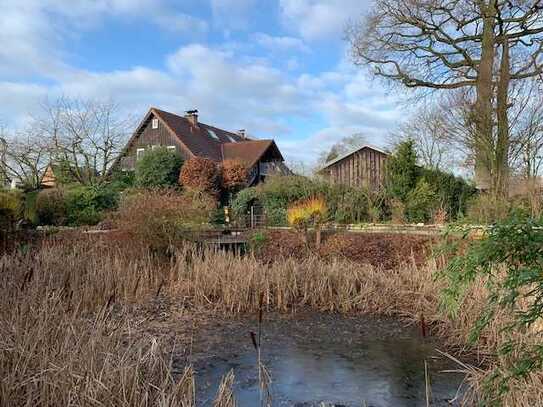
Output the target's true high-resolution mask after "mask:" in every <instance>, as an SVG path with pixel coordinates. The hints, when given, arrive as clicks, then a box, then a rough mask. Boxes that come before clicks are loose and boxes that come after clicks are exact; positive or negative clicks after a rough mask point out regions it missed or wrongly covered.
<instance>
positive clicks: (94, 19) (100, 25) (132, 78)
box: [0, 0, 405, 165]
mask: <svg viewBox="0 0 543 407" xmlns="http://www.w3.org/2000/svg"><path fill="white" fill-rule="evenodd" d="M369 3H370V1H369V0H367V1H364V0H0V6H1V7H0V9H1V10H2V13H0V27H2V29H1V30H0V44H2V46H1V47H0V99H1V103H0V106H1V108H0V123H1V124H2V125H3V126H4V127H7V128H8V129H14V130H16V129H19V128H22V127H24V125H25V123H27V122H28V120H29V118H30V117H32V116H35V115H37V114H39V112H40V104H42V103H43V102H44V100H46V99H50V100H54V99H55V98H58V97H60V96H68V97H75V98H84V99H96V100H107V101H114V102H115V103H117V104H119V106H120V107H121V109H122V112H123V114H130V115H132V116H135V117H143V115H144V114H145V113H146V111H147V110H148V109H149V107H151V106H154V107H158V108H161V109H163V110H167V111H171V112H174V113H178V114H183V113H184V111H186V110H190V109H198V110H199V114H200V120H201V121H202V122H204V123H208V124H211V125H214V126H217V127H221V128H224V129H227V130H232V131H235V130H239V129H246V130H247V131H248V134H249V135H250V136H252V137H255V138H273V139H275V140H276V142H277V144H278V146H279V148H280V150H281V151H282V152H283V155H284V156H285V158H286V159H287V161H289V162H292V163H294V162H304V163H306V164H307V165H311V163H313V162H314V161H315V159H316V158H317V156H318V154H319V153H320V152H321V151H323V150H326V149H328V148H329V147H330V146H331V145H332V144H334V143H335V142H336V141H337V140H340V139H341V138H343V137H345V136H348V135H351V134H354V133H362V134H363V135H364V136H365V137H366V139H367V140H368V142H369V143H371V144H375V145H377V146H386V145H387V136H388V134H389V132H390V130H392V129H394V128H395V127H396V126H397V125H398V124H399V123H400V122H401V120H402V117H404V116H405V112H404V109H403V108H402V104H401V103H400V102H399V101H400V100H401V96H400V95H398V94H393V93H391V92H390V91H389V90H388V89H387V88H385V87H384V86H383V84H382V83H381V82H379V81H376V80H374V79H373V78H372V77H371V76H370V75H369V74H368V72H367V71H366V70H364V69H362V68H361V67H356V66H354V65H353V63H352V61H351V58H350V56H349V48H348V45H347V43H346V42H345V41H344V39H343V37H344V29H345V25H346V24H347V23H348V21H350V20H353V19H354V20H356V19H360V18H361V17H362V15H363V14H364V13H365V11H366V10H367V8H368V7H369V5H370V4H369Z"/></svg>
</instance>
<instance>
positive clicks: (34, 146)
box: [0, 127, 50, 190]
mask: <svg viewBox="0 0 543 407" xmlns="http://www.w3.org/2000/svg"><path fill="white" fill-rule="evenodd" d="M49 151H50V150H49V145H48V144H47V142H46V141H45V140H44V139H43V138H42V137H41V135H40V133H39V132H37V131H36V129H35V128H34V127H28V128H27V130H25V131H22V132H19V133H17V134H16V135H8V134H7V133H5V132H4V134H3V135H2V136H0V157H1V159H2V165H1V167H2V168H1V171H2V177H3V178H4V179H5V180H16V181H19V182H21V183H22V184H23V186H24V188H26V189H29V190H35V189H38V188H39V187H40V184H41V179H42V176H43V173H44V171H45V169H46V168H47V165H48V164H49Z"/></svg>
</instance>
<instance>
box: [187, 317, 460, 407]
mask: <svg viewBox="0 0 543 407" xmlns="http://www.w3.org/2000/svg"><path fill="white" fill-rule="evenodd" d="M220 325H221V326H220V327H219V326H217V327H216V328H213V327H211V328H207V329H205V330H203V331H199V332H198V334H197V335H196V337H195V338H194V344H195V345H194V350H193V353H192V356H191V359H192V360H191V362H192V363H193V366H194V368H195V371H196V386H197V404H198V405H199V406H200V405H202V406H211V405H212V401H213V399H214V397H215V394H216V392H217V389H218V387H219V383H220V380H221V377H222V376H223V375H225V374H226V373H228V372H229V371H230V370H231V369H233V371H234V374H235V384H234V392H235V396H236V399H237V401H238V405H239V406H258V405H259V397H260V396H259V383H258V373H257V368H256V352H255V349H254V347H253V345H252V341H251V339H250V336H249V331H251V330H252V331H255V332H256V331H257V329H258V328H257V324H256V322H255V321H254V320H235V321H232V322H228V324H227V325H222V324H220ZM440 347H441V348H443V346H440V343H439V342H438V341H436V340H435V339H432V338H422V337H421V333H420V332H419V330H418V329H417V328H416V327H405V326H404V325H403V324H402V323H401V322H399V321H397V320H394V319H381V318H370V317H342V316H339V315H334V314H318V313H305V314H304V313H297V314H294V315H291V316H280V315H271V316H270V315H268V316H267V317H266V320H265V321H264V324H263V337H262V361H263V363H264V365H265V366H266V368H267V369H268V371H269V373H270V375H271V380H272V383H271V386H270V392H271V397H272V401H273V406H299V407H302V406H304V407H309V406H321V405H325V406H358V407H360V406H368V407H369V406H374V407H381V406H383V407H384V406H395V407H400V406H406V407H407V406H425V405H426V380H425V369H424V366H425V360H426V361H427V364H428V372H429V377H430V386H431V405H432V406H449V405H451V404H449V400H451V399H454V398H455V396H456V394H457V391H458V388H459V386H460V385H461V383H462V380H463V376H462V375H461V374H457V373H447V372H443V371H444V370H448V369H457V368H458V366H456V365H455V364H454V363H453V362H451V361H450V360H449V359H448V358H445V357H443V356H441V355H440V354H439V353H438V352H437V351H436V349H439V348H440ZM453 405H454V404H453Z"/></svg>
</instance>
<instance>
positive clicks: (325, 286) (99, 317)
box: [0, 239, 543, 406]
mask: <svg viewBox="0 0 543 407" xmlns="http://www.w3.org/2000/svg"><path fill="white" fill-rule="evenodd" d="M64 243H66V242H64ZM436 269H437V266H436V264H435V263H434V262H432V261H431V262H429V263H428V264H426V265H424V266H417V265H416V264H415V262H414V261H412V262H411V263H408V264H404V265H403V266H401V267H397V268H394V269H392V270H386V271H383V270H381V269H379V268H376V267H373V266H371V265H360V264H358V263H354V262H351V261H348V260H337V259H336V260H333V259H329V260H328V261H324V260H322V259H319V258H306V259H305V260H296V259H292V258H285V259H284V260H282V261H275V262H273V263H269V264H267V265H263V264H262V263H260V262H259V261H258V260H257V259H255V258H253V257H251V256H247V257H244V258H239V257H235V256H232V255H228V254H225V253H215V252H205V253H202V252H198V251H196V250H195V249H194V248H191V247H186V248H183V249H179V250H178V251H177V252H176V254H175V256H173V257H172V259H171V260H170V261H169V262H164V260H161V261H159V260H157V259H156V258H155V257H153V256H152V255H150V254H149V253H148V252H147V251H141V252H138V251H134V250H129V249H128V248H124V249H121V248H119V247H114V246H110V245H98V244H97V243H96V242H95V241H91V240H88V239H82V240H79V241H74V243H73V246H69V245H63V244H59V242H55V243H54V244H52V243H45V244H44V246H43V247H42V248H41V249H40V250H36V251H33V252H30V253H28V254H25V255H20V254H11V255H4V256H3V257H0V337H1V338H2V339H1V341H0V355H1V356H0V369H1V371H2V381H1V382H0V405H39V406H49V405H66V404H72V405H121V406H139V405H142V406H143V405H168V406H192V405H193V404H194V381H193V378H192V371H191V369H190V367H188V368H187V370H186V371H185V373H184V374H182V375H173V374H172V373H171V372H172V369H171V357H170V350H168V349H164V346H163V345H161V343H160V338H155V337H153V336H150V335H147V336H143V337H142V336H141V335H134V334H133V330H134V326H133V322H132V321H131V320H130V319H129V318H126V317H125V315H124V314H123V312H124V305H125V304H128V303H133V302H138V303H145V302H147V301H149V300H150V299H151V298H154V297H157V296H170V297H171V298H175V299H176V301H178V302H179V301H181V302H182V303H183V304H184V305H185V306H186V307H187V308H192V307H206V308H207V309H213V310H215V311H217V312H224V313H245V312H257V311H258V310H259V308H260V304H261V301H263V306H264V307H265V308H266V309H267V311H280V312H296V310H298V309H300V308H308V307H309V308H312V309H315V310H318V311H326V312H340V313H370V314H380V315H395V316H399V317H401V318H403V319H404V320H405V321H407V322H410V323H417V324H418V323H420V321H421V317H423V318H424V321H426V323H427V324H428V325H429V328H430V330H431V332H432V333H434V334H436V335H440V336H442V337H444V338H446V339H447V340H448V343H449V344H450V345H451V346H454V347H456V349H455V350H456V351H458V350H459V349H458V347H459V346H460V347H461V346H462V345H463V344H465V343H466V341H467V337H468V335H469V331H470V329H471V327H472V326H473V324H474V322H475V320H476V318H477V315H478V313H479V311H480V310H481V309H482V307H483V304H484V298H485V295H486V291H485V288H484V284H483V282H480V283H479V284H477V285H475V286H474V287H473V288H472V289H471V291H470V292H469V293H468V295H466V296H465V298H464V301H463V303H462V305H461V308H460V311H459V312H458V314H457V315H456V316H455V317H454V318H453V317H450V316H447V315H445V314H444V313H443V312H442V311H441V310H440V309H439V307H438V303H439V291H440V289H441V288H442V283H441V282H439V281H437V280H436V279H435V278H434V276H435V272H436ZM261 298H262V300H261ZM506 322H507V320H506V318H505V316H502V317H501V318H500V319H499V322H497V323H495V324H494V325H492V326H491V327H490V328H489V329H487V330H485V331H484V335H483V338H482V342H481V344H480V345H479V347H477V348H476V349H469V351H470V352H474V351H475V352H478V353H479V354H480V355H481V358H482V359H483V358H487V362H488V363H495V362H496V359H495V358H494V355H493V354H494V353H495V350H496V348H497V346H498V345H499V344H500V343H502V342H503V337H502V333H501V328H502V327H503V326H504V324H505V323H506ZM469 374H470V380H471V383H472V384H473V385H474V388H477V387H478V386H479V385H480V383H481V380H482V378H483V377H484V375H485V374H488V373H487V372H486V371H481V370H477V369H473V371H471V372H469ZM231 381H232V379H231V378H226V379H225V381H224V382H223V386H222V387H221V391H220V392H219V395H221V397H222V400H227V401H226V402H225V403H226V404H216V405H232V404H228V403H232V402H233V401H228V400H231V399H230V398H229V397H230V396H229V394H230V393H229V390H228V389H229V388H231ZM541 384H542V376H541V375H532V376H531V377H530V378H529V380H528V381H523V382H518V383H515V385H514V386H513V391H512V392H511V393H510V395H509V399H508V400H507V403H506V405H509V406H513V405H515V406H516V405H519V406H524V405H526V406H528V405H537V403H535V401H534V400H538V398H539V399H541V398H543V386H541ZM474 394H476V393H474ZM474 397H476V396H474ZM530 402H531V404H530ZM217 403H219V402H217ZM534 403H535V404H534Z"/></svg>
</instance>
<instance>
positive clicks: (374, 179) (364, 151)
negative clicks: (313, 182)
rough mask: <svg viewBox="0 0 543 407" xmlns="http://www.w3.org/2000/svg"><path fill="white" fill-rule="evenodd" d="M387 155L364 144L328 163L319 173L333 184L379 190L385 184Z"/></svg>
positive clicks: (383, 151) (376, 148)
mask: <svg viewBox="0 0 543 407" xmlns="http://www.w3.org/2000/svg"><path fill="white" fill-rule="evenodd" d="M389 155H390V154H389V153H387V152H386V151H385V150H382V149H380V148H378V147H374V146H370V145H368V144H365V145H363V146H361V147H358V148H357V149H355V150H352V151H350V152H348V153H347V154H343V155H341V156H339V157H337V158H335V159H333V160H331V161H328V162H327V163H326V164H325V165H324V167H323V168H322V169H321V170H320V171H319V172H320V174H321V175H322V176H323V177H325V178H326V179H327V180H328V181H329V182H331V183H333V184H341V185H347V186H350V187H361V188H368V189H370V190H373V191H375V190H379V189H381V187H382V186H383V184H384V182H385V168H386V161H387V158H388V157H389Z"/></svg>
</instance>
